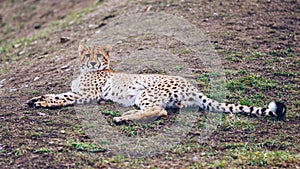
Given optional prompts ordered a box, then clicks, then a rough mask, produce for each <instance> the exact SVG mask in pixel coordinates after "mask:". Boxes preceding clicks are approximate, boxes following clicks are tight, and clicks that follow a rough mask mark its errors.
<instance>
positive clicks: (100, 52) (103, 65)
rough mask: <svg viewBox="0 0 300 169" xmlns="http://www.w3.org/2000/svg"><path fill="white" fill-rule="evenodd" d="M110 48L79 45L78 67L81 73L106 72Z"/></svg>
mask: <svg viewBox="0 0 300 169" xmlns="http://www.w3.org/2000/svg"><path fill="white" fill-rule="evenodd" d="M111 51H112V48H111V46H106V47H100V46H83V45H79V48H78V52H79V56H80V67H81V70H82V71H94V70H108V69H109V64H110V63H109V62H110V53H111Z"/></svg>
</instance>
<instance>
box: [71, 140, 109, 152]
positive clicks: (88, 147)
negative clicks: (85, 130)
mask: <svg viewBox="0 0 300 169" xmlns="http://www.w3.org/2000/svg"><path fill="white" fill-rule="evenodd" d="M69 146H71V147H73V148H75V149H76V150H77V151H88V152H90V153H97V152H103V151H105V150H104V149H102V148H100V147H99V146H97V145H95V144H92V143H84V142H75V141H71V142H70V143H69Z"/></svg>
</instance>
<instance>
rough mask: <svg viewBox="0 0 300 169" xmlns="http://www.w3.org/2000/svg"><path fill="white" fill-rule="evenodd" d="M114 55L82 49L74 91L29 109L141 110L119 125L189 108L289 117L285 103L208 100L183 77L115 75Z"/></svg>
mask: <svg viewBox="0 0 300 169" xmlns="http://www.w3.org/2000/svg"><path fill="white" fill-rule="evenodd" d="M110 53H111V48H109V47H105V48H101V47H98V46H92V47H83V46H79V56H80V61H81V69H82V70H83V71H82V72H83V73H81V75H80V76H79V77H78V78H77V79H75V80H74V81H73V82H72V91H71V92H67V93H62V94H47V95H43V96H39V97H34V98H32V99H30V100H29V101H28V102H27V103H28V105H30V106H34V107H36V108H38V107H48V108H49V107H61V106H68V105H73V104H84V103H90V102H93V101H99V100H111V101H113V102H116V103H119V104H122V105H124V106H133V105H136V106H137V107H139V108H140V109H139V110H131V111H129V112H126V113H124V114H123V115H122V116H121V117H115V118H114V121H116V122H120V121H126V120H133V121H136V120H147V119H151V118H154V117H160V116H166V115H167V111H166V110H165V109H166V108H179V109H180V108H183V107H189V106H198V107H200V108H202V109H205V110H207V111H211V112H225V113H231V114H232V113H240V112H242V113H246V114H248V115H251V116H256V117H259V116H273V117H279V118H282V117H284V116H285V113H286V106H285V105H284V104H283V103H280V102H272V103H271V104H270V105H271V106H269V108H261V107H253V106H250V107H248V106H245V105H240V104H227V103H219V102H217V101H215V100H213V99H210V98H208V97H207V96H205V95H204V94H203V93H201V92H200V91H199V90H198V89H197V88H196V87H194V86H193V85H192V84H191V83H190V82H188V81H187V80H186V79H184V78H182V77H178V76H167V75H158V74H126V73H115V72H114V71H113V70H111V69H110V68H109V60H110V58H109V56H110ZM95 62H96V63H95Z"/></svg>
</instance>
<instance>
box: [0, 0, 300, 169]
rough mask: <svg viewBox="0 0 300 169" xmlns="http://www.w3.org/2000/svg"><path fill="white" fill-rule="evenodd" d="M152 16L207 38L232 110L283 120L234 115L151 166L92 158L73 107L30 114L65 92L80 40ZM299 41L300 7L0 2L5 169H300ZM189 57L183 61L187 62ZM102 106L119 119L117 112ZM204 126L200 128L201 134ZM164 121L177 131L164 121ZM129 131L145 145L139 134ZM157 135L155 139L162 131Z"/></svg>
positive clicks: (187, 0) (293, 0)
mask: <svg viewBox="0 0 300 169" xmlns="http://www.w3.org/2000/svg"><path fill="white" fill-rule="evenodd" d="M149 11H151V12H161V11H164V12H166V13H169V14H172V15H175V16H179V17H183V18H185V19H187V20H188V21H189V22H191V23H193V24H194V25H196V26H197V28H199V29H200V30H203V32H204V33H205V34H206V35H207V36H208V37H209V38H210V41H211V43H212V45H213V47H214V48H215V49H216V51H217V52H218V55H219V56H220V57H221V58H222V62H223V66H224V68H225V69H226V77H227V81H228V82H227V83H226V87H227V88H228V90H229V91H230V94H229V95H228V96H227V99H228V100H229V101H230V102H240V103H242V104H248V105H254V104H255V105H259V106H266V104H267V103H268V102H269V101H271V100H280V101H283V102H285V103H286V105H287V107H288V114H287V118H286V119H285V120H284V121H277V120H275V119H270V118H261V119H257V118H251V117H247V116H242V115H238V118H237V119H236V120H230V119H227V118H226V116H225V120H224V122H223V123H222V124H221V125H220V126H219V127H218V128H217V130H216V131H214V133H213V134H212V135H211V136H210V137H209V139H207V140H205V141H203V142H197V141H195V140H194V139H192V138H193V137H197V133H199V132H201V127H195V128H193V129H192V131H191V132H190V135H192V137H187V138H186V139H185V140H183V141H182V143H181V144H180V145H179V146H178V147H176V148H174V149H171V150H169V151H167V152H165V153H163V154H159V155H156V156H153V157H143V158H128V157H124V156H120V155H114V154H112V153H109V152H108V151H102V149H101V147H98V148H96V150H95V147H97V146H94V145H93V140H92V139H91V138H90V137H89V136H88V135H87V134H86V133H85V131H84V129H83V127H82V126H81V122H80V120H79V119H78V117H77V115H76V112H75V111H74V109H73V108H72V107H69V108H62V109H56V110H48V109H33V108H29V107H28V106H27V105H26V101H27V100H28V99H29V98H31V97H33V96H37V95H41V94H46V93H60V92H65V91H68V90H69V87H70V83H71V81H72V79H73V77H72V75H73V71H74V70H75V69H76V68H77V65H76V62H77V47H78V44H79V42H80V41H81V40H82V39H86V38H88V37H91V36H92V35H93V34H94V33H95V32H96V31H101V30H102V28H103V27H104V26H105V25H106V24H108V23H110V22H111V21H112V20H114V19H115V18H117V17H119V16H126V15H129V14H135V13H145V12H149ZM299 32H300V3H299V1H297V0H284V1H283V0H275V1H267V0H266V1H259V0H255V1H250V0H249V1H228V2H227V1H213V0H207V1H199V0H167V1H163V0H161V1H160V0H149V1H109V0H107V1H105V0H104V1H103V2H102V1H97V2H95V1H94V0H93V1H92V0H87V1H79V0H78V1H71V0H66V1H58V0H52V1H39V0H28V1H19V0H10V1H8V0H7V1H0V44H1V46H0V73H1V74H0V118H1V120H0V166H1V168H44V167H45V168H272V167H274V168H299V167H300V133H299V130H300V123H299V122H300V108H299V106H300V101H299V100H300V92H299V91H300V90H299V87H300V77H299V75H300V74H299V70H300V59H299V58H300V57H299V54H300V50H299V48H300V45H299ZM141 45H143V43H142V44H141V43H140V42H137V40H136V39H131V40H130V39H129V40H127V41H126V42H124V43H123V44H121V45H120V46H115V48H116V51H117V52H115V54H114V55H115V58H117V57H119V56H122V55H123V53H122V52H121V51H122V50H120V49H122V48H123V52H129V53H130V51H131V50H134V49H136V48H137V47H139V46H141ZM181 45H182V44H176V43H175V44H173V46H172V48H176V47H178V48H180V49H181V48H182V46H181ZM70 51H73V52H71V53H70ZM187 55H189V53H188V52H182V57H185V56H187ZM185 62H187V64H188V65H189V66H191V67H192V68H194V69H195V71H194V74H195V77H197V80H199V81H202V83H201V85H200V84H199V86H200V87H203V88H204V89H203V90H204V93H205V92H208V91H209V85H208V82H207V79H206V78H205V77H206V76H205V75H206V74H207V72H205V71H204V70H202V68H201V66H200V65H201V64H199V63H198V62H197V61H194V60H189V59H185ZM112 64H113V65H116V64H117V61H113V63H112ZM101 106H103V107H104V108H103V110H104V109H109V110H113V109H114V105H111V104H109V105H105V104H103V105H101ZM99 113H103V112H99ZM108 118H111V117H110V116H108ZM201 118H202V117H200V116H199V124H196V126H201V125H200V124H201ZM162 120H163V121H165V124H166V125H168V124H169V123H171V122H170V121H168V118H167V117H166V118H163V119H162ZM123 125H125V126H129V128H130V127H131V128H130V129H131V131H134V133H136V132H137V133H139V132H140V133H141V134H144V135H147V132H148V131H147V130H142V129H140V128H139V127H140V126H138V127H135V126H136V125H135V124H131V123H129V124H123ZM155 125H156V124H153V125H151V127H150V129H149V132H152V131H155V130H156V129H155V128H156V127H155ZM157 125H158V124H157ZM159 125H161V124H159ZM127 129H128V128H127ZM134 133H133V134H134ZM127 134H128V133H127ZM131 134H132V133H131ZM129 136H130V133H129Z"/></svg>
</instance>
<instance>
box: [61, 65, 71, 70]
mask: <svg viewBox="0 0 300 169" xmlns="http://www.w3.org/2000/svg"><path fill="white" fill-rule="evenodd" d="M67 68H69V65H64V66H62V67H60V69H61V70H64V69H67Z"/></svg>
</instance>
